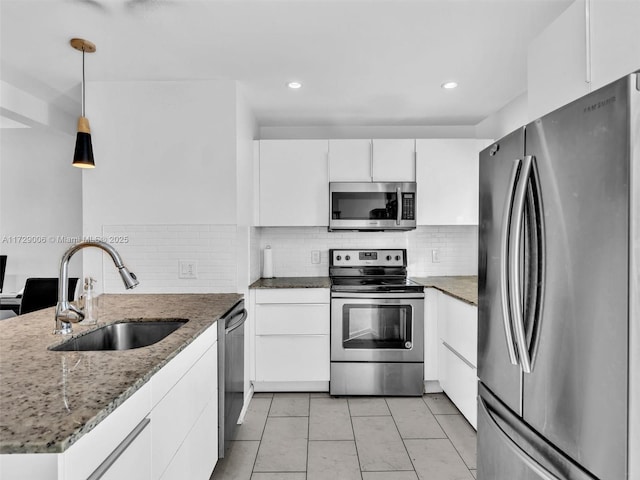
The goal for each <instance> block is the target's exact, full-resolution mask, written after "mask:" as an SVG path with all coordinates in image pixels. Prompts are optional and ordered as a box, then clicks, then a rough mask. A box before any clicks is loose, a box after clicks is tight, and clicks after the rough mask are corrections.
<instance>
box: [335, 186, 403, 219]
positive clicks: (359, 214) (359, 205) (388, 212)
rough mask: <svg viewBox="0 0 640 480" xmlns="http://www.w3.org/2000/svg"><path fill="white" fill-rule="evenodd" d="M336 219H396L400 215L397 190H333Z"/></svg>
mask: <svg viewBox="0 0 640 480" xmlns="http://www.w3.org/2000/svg"><path fill="white" fill-rule="evenodd" d="M332 195H333V198H332V201H331V205H332V208H333V211H332V212H331V215H332V218H333V219H334V220H395V219H396V217H397V216H398V196H397V194H396V192H333V194H332Z"/></svg>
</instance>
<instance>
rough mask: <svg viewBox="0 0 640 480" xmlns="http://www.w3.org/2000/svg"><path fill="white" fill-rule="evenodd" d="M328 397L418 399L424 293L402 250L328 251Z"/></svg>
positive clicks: (422, 339) (421, 372)
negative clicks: (416, 396) (329, 304)
mask: <svg viewBox="0 0 640 480" xmlns="http://www.w3.org/2000/svg"><path fill="white" fill-rule="evenodd" d="M329 277H330V278H331V382H330V393H331V395H405V396H409V395H422V393H423V391H424V289H423V287H422V286H421V285H419V284H417V283H415V282H413V281H411V280H410V279H408V278H407V252H406V250H404V249H377V250H359V249H340V250H337V249H336V250H329Z"/></svg>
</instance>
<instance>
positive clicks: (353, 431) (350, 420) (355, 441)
mask: <svg viewBox="0 0 640 480" xmlns="http://www.w3.org/2000/svg"><path fill="white" fill-rule="evenodd" d="M345 400H346V402H347V412H348V413H349V423H350V424H351V433H352V434H353V446H354V447H355V449H356V460H357V461H358V470H359V471H360V480H362V463H360V453H359V452H358V442H357V439H356V430H355V429H354V428H353V417H352V416H351V405H350V404H349V399H348V398H345Z"/></svg>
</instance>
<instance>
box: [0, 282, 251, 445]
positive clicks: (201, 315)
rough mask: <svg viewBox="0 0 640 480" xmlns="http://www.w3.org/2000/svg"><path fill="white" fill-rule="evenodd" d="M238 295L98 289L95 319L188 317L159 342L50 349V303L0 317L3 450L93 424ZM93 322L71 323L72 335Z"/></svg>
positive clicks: (58, 439) (63, 440) (55, 339)
mask: <svg viewBox="0 0 640 480" xmlns="http://www.w3.org/2000/svg"><path fill="white" fill-rule="evenodd" d="M240 299H242V295H239V294H158V295H151V294H148V295H144V294H143V295H102V296H100V297H99V324H98V326H100V325H103V324H108V323H113V322H115V321H118V320H123V319H136V320H138V321H143V320H145V319H149V320H151V319H156V320H157V319H171V318H181V319H188V320H189V321H188V322H187V323H185V324H184V325H183V326H182V327H180V328H179V329H178V330H176V331H175V332H173V333H172V334H171V335H169V336H168V337H166V338H165V339H163V340H161V341H160V342H158V343H156V344H154V345H150V346H148V347H144V348H138V349H132V350H123V351H106V352H54V351H51V350H48V349H47V347H49V346H51V345H55V344H58V343H62V341H64V340H65V339H66V337H62V336H60V335H54V334H53V333H52V332H53V328H54V310H55V309H54V308H47V309H45V310H40V311H37V312H33V313H30V314H27V315H22V316H19V317H14V318H11V319H8V320H2V321H1V322H0V453H59V452H63V451H64V450H66V449H67V448H69V446H70V445H72V444H73V443H74V442H75V441H77V440H78V438H80V437H81V436H82V435H83V434H85V433H87V432H89V431H90V430H91V429H93V428H94V427H95V426H96V425H97V424H98V423H99V422H100V421H102V420H103V419H104V418H105V417H106V416H107V415H109V413H110V412H112V411H113V410H114V409H115V408H116V407H118V406H119V405H121V404H122V403H123V402H124V401H125V400H126V399H127V398H129V397H130V396H131V395H132V394H133V393H134V392H135V391H136V390H138V389H139V388H140V387H141V386H142V385H144V384H145V383H146V382H147V381H148V380H149V379H150V378H151V376H152V375H153V374H154V373H155V372H157V371H158V370H159V369H160V368H162V367H163V366H164V365H165V364H166V363H167V362H168V361H169V360H170V359H172V358H173V357H175V356H176V355H177V354H178V353H179V352H180V351H181V350H183V349H184V348H185V347H186V346H187V345H188V344H189V343H191V342H192V341H193V340H194V339H195V338H196V337H198V335H200V334H201V333H202V332H203V331H205V330H206V329H207V328H208V327H209V326H211V325H212V324H214V323H215V322H216V321H217V319H218V318H220V316H221V315H222V314H224V313H225V312H226V311H227V310H228V309H229V308H231V307H232V306H233V305H234V304H235V303H236V302H237V301H238V300H240ZM94 328H96V326H81V325H79V324H73V330H74V335H77V334H79V333H82V332H85V331H87V330H92V329H94Z"/></svg>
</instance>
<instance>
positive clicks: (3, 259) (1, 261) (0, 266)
mask: <svg viewBox="0 0 640 480" xmlns="http://www.w3.org/2000/svg"><path fill="white" fill-rule="evenodd" d="M6 268H7V256H6V255H0V293H2V286H3V285H4V271H5V270H6Z"/></svg>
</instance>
